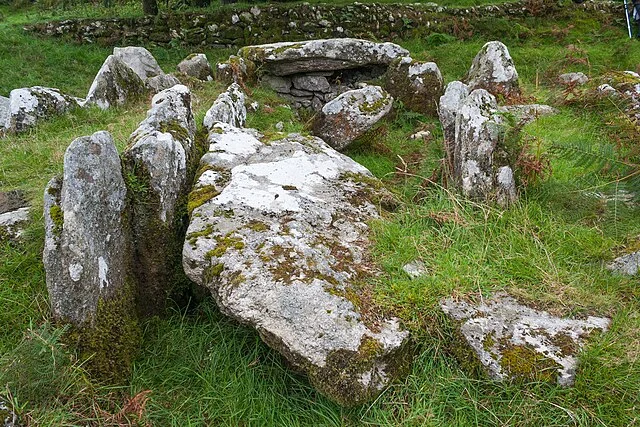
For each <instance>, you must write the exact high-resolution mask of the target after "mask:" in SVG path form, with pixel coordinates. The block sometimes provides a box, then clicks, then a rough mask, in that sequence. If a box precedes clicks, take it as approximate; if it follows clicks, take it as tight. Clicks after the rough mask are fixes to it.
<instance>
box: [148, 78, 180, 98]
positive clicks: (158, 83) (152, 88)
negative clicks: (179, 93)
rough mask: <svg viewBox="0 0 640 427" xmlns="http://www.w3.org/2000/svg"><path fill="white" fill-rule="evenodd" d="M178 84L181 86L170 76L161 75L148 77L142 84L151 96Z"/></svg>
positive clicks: (178, 81) (176, 79)
mask: <svg viewBox="0 0 640 427" xmlns="http://www.w3.org/2000/svg"><path fill="white" fill-rule="evenodd" d="M179 84H181V83H180V80H178V78H177V77H176V76H172V75H171V74H161V75H159V76H155V77H150V78H148V79H147V80H146V81H145V82H144V85H145V87H146V88H147V90H148V91H149V92H151V93H152V94H156V93H158V92H162V91H163V90H165V89H169V88H172V87H174V86H175V85H179Z"/></svg>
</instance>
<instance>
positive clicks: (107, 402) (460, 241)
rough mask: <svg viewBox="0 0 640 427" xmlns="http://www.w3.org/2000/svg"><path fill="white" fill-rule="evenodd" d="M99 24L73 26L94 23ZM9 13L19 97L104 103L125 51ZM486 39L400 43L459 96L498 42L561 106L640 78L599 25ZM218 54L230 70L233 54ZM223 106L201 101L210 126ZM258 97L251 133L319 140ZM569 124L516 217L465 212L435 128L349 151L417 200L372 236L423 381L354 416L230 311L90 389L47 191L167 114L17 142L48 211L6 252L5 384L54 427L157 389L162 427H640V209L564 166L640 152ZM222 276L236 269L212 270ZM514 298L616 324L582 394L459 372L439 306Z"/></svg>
mask: <svg viewBox="0 0 640 427" xmlns="http://www.w3.org/2000/svg"><path fill="white" fill-rule="evenodd" d="M128 7H131V8H132V9H133V6H126V7H125V9H126V8H128ZM98 9H99V8H95V7H93V6H92V7H90V8H89V7H88V8H84V9H76V10H75V12H74V11H73V10H72V11H67V12H64V14H66V15H67V16H69V15H70V14H73V13H82V14H87V15H88V16H95V15H96V14H97V13H98V12H97V10H98ZM78 10H79V11H80V12H78ZM127 10H128V9H127ZM2 13H3V14H4V15H5V20H4V21H1V22H0V57H2V59H3V65H5V64H6V67H3V73H0V94H1V95H5V96H6V95H7V94H8V92H9V91H10V90H11V89H13V88H15V87H22V86H32V85H46V86H54V87H59V88H60V89H62V90H63V91H64V92H65V93H70V94H72V95H77V96H83V95H84V94H85V93H86V91H87V89H88V87H89V85H90V83H91V81H92V79H93V77H94V75H95V73H96V72H97V70H98V69H99V67H100V65H101V64H102V62H103V60H104V58H106V56H107V55H108V54H109V53H110V49H105V48H100V47H96V46H79V45H70V44H64V43H60V42H59V41H57V40H56V41H52V40H46V39H37V38H34V37H31V36H29V35H25V34H24V33H22V31H21V30H20V28H19V25H21V24H24V23H27V22H31V21H33V20H38V19H45V18H48V17H51V16H52V14H51V13H50V12H44V13H41V12H37V11H35V12H25V13H13V12H8V11H6V10H5V9H2ZM132 13H133V12H132ZM56 16H59V14H57V15H56ZM480 24H483V23H478V25H476V26H475V27H474V28H476V31H477V33H476V34H474V35H471V36H470V37H468V38H467V39H466V40H465V41H464V42H462V41H459V40H456V39H453V38H451V37H450V36H444V35H434V34H431V35H427V36H425V37H421V38H419V39H415V40H405V41H401V44H403V45H404V46H405V47H406V48H408V49H409V50H410V51H411V54H412V57H414V58H415V59H417V60H432V61H435V62H436V63H437V64H438V66H439V67H440V69H441V71H442V73H443V75H444V77H445V81H451V80H453V79H458V78H460V77H462V76H463V75H464V73H465V72H466V70H467V69H468V67H469V66H470V64H471V60H472V59H473V57H474V56H475V54H476V53H477V51H478V50H479V49H480V47H481V46H482V45H483V44H484V43H485V42H486V41H488V40H490V39H493V38H495V37H497V36H499V37H500V38H501V40H502V41H503V42H505V43H506V44H507V46H508V47H509V49H510V52H511V54H512V56H513V57H514V60H515V63H516V66H517V68H518V71H519V74H520V76H521V87H522V89H523V91H524V94H525V96H530V97H533V98H535V99H536V100H537V101H539V102H543V103H544V102H549V103H557V100H559V99H560V100H561V99H562V96H561V95H562V91H563V89H562V88H559V87H558V86H556V84H555V77H556V76H557V75H558V74H560V73H562V72H569V71H583V72H585V73H587V74H588V75H590V76H591V77H595V78H597V77H598V76H600V75H603V74H604V73H606V72H607V71H608V70H617V71H620V70H628V69H630V70H635V69H636V67H637V64H639V63H640V44H638V42H637V41H635V40H628V39H627V37H626V34H625V28H624V23H623V22H612V23H611V24H610V25H603V24H601V23H600V22H598V21H596V20H594V19H593V18H592V17H590V16H586V15H585V16H579V17H576V19H573V20H571V21H562V20H550V19H546V20H545V19H538V20H527V21H523V22H519V23H518V25H514V24H513V23H512V22H509V21H508V20H494V21H488V22H485V23H484V24H483V25H485V27H486V29H485V30H482V25H480ZM483 31H484V32H483ZM498 33H499V34H498ZM496 34H498V35H496ZM149 48H150V50H151V51H152V53H153V54H154V56H156V58H158V60H159V62H160V64H161V65H162V66H163V67H164V68H165V70H171V69H173V67H175V65H176V64H177V63H178V62H179V61H180V60H181V59H182V58H184V57H186V56H187V54H189V53H190V52H188V51H187V50H185V49H181V48H180V47H175V48H173V49H160V48H157V47H154V46H149ZM205 53H206V54H207V56H208V57H209V59H210V60H211V61H215V60H216V58H226V57H227V56H228V55H229V53H231V52H229V51H218V52H216V51H213V50H205ZM223 89H224V87H222V86H221V85H216V84H211V85H209V84H204V83H202V84H200V83H199V84H194V91H195V93H196V95H197V97H196V98H195V102H194V105H195V110H196V116H197V118H196V120H197V122H201V120H202V117H203V115H204V112H205V111H206V110H207V108H208V107H209V106H210V104H211V102H212V101H213V99H215V97H216V95H217V94H218V93H219V92H220V91H221V90H223ZM254 96H255V97H257V98H259V99H260V100H262V102H263V105H261V108H260V110H259V111H258V112H257V113H253V114H250V116H249V124H250V125H251V126H253V127H257V128H260V129H261V130H263V131H269V130H272V131H275V127H274V126H275V124H276V123H277V122H279V121H282V122H283V123H284V124H285V130H286V131H301V130H303V129H304V124H303V123H301V122H300V121H298V120H297V119H296V117H295V115H294V113H293V112H292V111H291V110H290V109H287V108H286V107H282V106H281V104H280V102H279V101H278V100H277V98H275V96H274V95H273V94H272V93H268V92H266V91H264V90H262V89H259V90H255V91H254ZM265 104H266V106H265ZM559 107H560V110H561V113H560V114H559V115H557V116H552V117H545V118H541V119H539V120H538V121H536V122H535V123H532V124H530V125H528V126H526V127H525V129H524V132H525V134H526V135H527V136H528V137H531V138H535V139H536V141H538V142H539V144H536V145H532V146H531V147H532V151H533V152H535V153H536V154H538V155H546V156H550V158H551V166H552V172H553V173H552V175H551V177H549V178H547V179H544V180H540V181H539V182H536V183H535V184H534V185H531V186H530V187H528V188H527V189H526V190H524V191H523V193H522V196H521V200H520V202H519V203H517V204H516V205H515V206H513V207H511V208H510V209H509V210H507V211H504V212H503V211H499V210H496V209H495V208H492V207H490V206H484V205H479V204H477V203H473V202H469V201H465V200H463V199H462V198H460V197H458V196H457V195H456V194H455V193H453V192H451V191H450V190H449V189H448V188H447V187H446V185H445V184H446V182H443V181H442V179H441V176H442V175H441V173H439V172H438V171H439V168H441V166H442V164H441V160H440V159H441V158H442V157H443V153H442V149H441V147H440V145H441V144H440V141H441V138H442V135H441V131H440V127H439V124H438V123H437V122H436V121H435V120H432V119H428V118H425V117H423V116H421V115H419V114H415V113H412V112H410V111H407V110H406V109H402V108H397V109H396V111H395V112H394V113H393V115H392V116H391V117H390V118H389V119H388V120H387V121H386V122H385V123H384V125H385V126H386V127H387V131H386V132H385V133H382V132H381V134H380V136H379V137H378V138H374V140H372V141H369V142H368V143H367V142H363V143H360V144H358V145H356V146H354V147H353V148H351V149H349V150H348V153H347V154H348V155H350V156H351V157H353V158H354V159H356V160H357V161H359V162H360V163H362V164H363V165H365V166H366V167H368V168H369V169H370V170H371V171H372V172H373V173H374V175H376V176H377V177H379V178H382V179H383V181H384V182H385V184H386V185H387V186H388V187H389V188H391V189H392V190H393V191H394V192H395V193H396V196H397V198H398V200H399V202H400V203H399V205H398V208H397V209H396V212H394V213H393V214H392V215H391V214H390V215H388V216H386V217H385V219H384V220H381V221H379V222H376V223H374V224H372V229H373V232H374V238H375V242H376V258H377V260H378V261H379V262H380V263H381V264H382V265H383V267H384V269H385V275H384V276H383V277H381V278H380V279H379V280H377V281H376V294H375V295H374V298H375V302H376V304H379V305H382V306H383V307H385V309H388V310H390V311H391V312H393V313H395V314H396V315H398V316H400V317H401V318H402V320H403V321H404V323H405V325H407V327H408V328H409V329H410V330H411V332H412V333H413V336H414V340H415V341H416V344H417V348H418V351H417V356H416V359H415V361H414V363H413V364H412V365H411V371H410V373H409V375H408V376H407V377H406V378H405V379H404V380H402V381H401V382H399V383H397V384H395V385H393V386H392V387H391V388H390V389H389V390H388V391H386V392H385V393H384V394H383V395H382V396H381V397H380V398H379V399H377V400H376V401H375V402H373V403H372V404H368V405H363V406H360V407H355V408H351V409H344V408H340V407H339V406H337V405H335V404H333V403H331V402H330V401H328V400H327V399H325V398H324V397H322V395H321V394H319V393H318V392H317V391H315V390H314V389H313V388H312V387H311V386H310V385H309V383H308V382H307V380H306V379H304V378H301V377H298V376H296V375H295V374H293V373H292V372H291V370H289V369H288V367H287V366H286V365H285V363H284V362H283V361H282V359H281V358H280V357H279V356H278V354H277V353H276V352H274V351H272V350H270V349H268V347H266V346H265V345H264V344H263V343H262V342H261V340H260V338H259V336H258V334H257V333H255V332H254V331H251V330H247V329H244V328H242V327H240V326H238V325H237V324H236V323H234V322H233V321H231V320H229V319H227V318H225V317H224V316H222V315H221V314H220V313H218V312H217V311H216V310H215V309H214V308H213V307H214V305H213V304H212V303H211V302H205V303H203V304H201V305H199V306H198V307H196V308H190V309H189V310H186V309H183V310H176V311H175V314H174V315H172V316H170V317H169V318H165V319H153V320H150V321H148V322H146V323H144V324H143V325H141V326H142V327H143V346H142V348H141V351H140V354H139V355H138V357H137V358H136V360H135V362H134V364H133V373H132V374H131V376H130V377H129V383H128V386H126V387H123V388H119V389H116V390H114V388H113V387H105V386H102V385H100V384H90V383H87V377H86V376H85V375H83V367H82V366H79V363H78V359H77V358H74V354H73V350H72V349H71V348H69V347H67V346H65V345H63V344H60V342H59V339H58V338H57V337H59V334H58V332H59V331H58V330H57V329H55V328H51V326H50V324H48V323H47V322H46V319H47V318H48V305H47V304H48V302H47V296H46V290H45V285H44V283H45V281H44V271H43V268H42V263H41V255H42V242H43V238H44V230H43V224H42V223H41V222H40V221H39V220H37V219H38V218H40V217H41V214H42V212H41V211H40V212H39V211H38V210H39V209H41V206H42V190H43V188H44V187H45V185H46V183H47V181H48V180H49V178H50V177H51V176H53V175H55V174H57V173H60V172H61V168H62V160H63V154H64V150H65V149H66V147H67V146H68V144H69V143H70V142H71V141H72V140H73V139H74V138H76V137H77V136H80V135H88V134H91V133H93V132H94V131H97V130H101V129H106V130H109V131H110V132H112V134H113V135H114V138H115V140H116V144H117V145H118V147H119V148H120V149H122V148H123V147H124V146H125V145H126V142H127V139H128V137H129V134H130V133H131V131H132V130H133V129H135V128H136V127H137V124H138V123H139V122H140V121H141V120H142V119H143V118H144V117H145V112H146V110H147V109H148V100H145V101H144V102H141V103H136V104H131V105H128V106H125V107H120V108H115V109H112V110H108V111H105V112H103V111H98V110H97V109H89V110H76V111H73V112H71V113H70V114H67V115H64V116H61V117H58V118H56V119H55V120H51V121H45V122H43V123H42V124H39V125H38V126H37V127H36V128H35V129H33V130H32V131H30V132H29V133H27V134H24V135H21V136H16V137H11V138H8V139H6V140H3V141H2V143H1V144H0V187H2V188H1V189H2V190H8V189H16V188H18V189H22V190H24V191H25V193H26V194H27V196H28V198H29V199H30V201H31V202H32V206H33V207H34V210H35V212H34V214H33V218H34V221H33V222H32V223H31V224H30V225H29V227H28V229H27V230H26V232H25V235H24V239H23V242H22V243H21V244H20V245H19V246H16V245H9V244H4V243H2V244H0V307H2V310H0V324H2V325H3V330H2V333H1V334H0V353H2V354H3V355H2V356H1V357H0V363H1V364H2V366H3V368H4V367H10V369H9V368H7V369H2V370H0V383H2V384H5V383H9V390H10V391H11V393H12V395H13V398H14V400H15V402H17V406H18V407H19V408H20V411H19V412H21V414H22V415H23V417H28V419H30V421H32V422H33V424H38V425H65V424H66V425H86V424H93V425H100V424H102V425H104V424H108V422H109V421H108V420H110V419H111V420H112V419H113V418H109V417H110V416H112V415H113V416H115V415H114V414H117V413H119V412H120V411H123V412H125V413H127V412H126V411H128V410H130V408H131V406H130V405H129V406H128V405H127V402H130V400H131V398H132V397H134V396H138V395H139V393H140V392H144V391H146V390H151V394H150V395H149V400H148V401H147V404H146V406H145V408H144V409H145V410H144V412H143V414H142V418H143V420H144V422H149V423H151V424H152V425H256V426H265V425H273V426H275V425H277V426H283V425H284V426H295V425H334V426H344V425H346V426H356V425H367V424H368V425H386V426H400V425H404V426H415V425H426V426H442V425H446V426H468V425H496V426H498V425H526V426H547V425H581V426H591V425H610V426H626V425H632V424H633V423H634V422H636V421H635V418H636V417H637V416H636V414H637V413H638V408H639V407H640V402H639V400H640V399H639V398H638V396H640V368H639V367H638V364H637V358H638V355H640V335H639V332H638V331H640V307H639V305H638V301H639V300H640V294H639V293H638V292H639V291H638V289H639V287H638V286H637V280H635V279H627V278H623V277H617V276H612V275H610V274H609V273H608V272H607V271H606V270H605V269H604V268H603V265H604V264H605V263H606V262H607V261H609V260H610V259H612V257H613V256H614V255H618V254H619V252H620V251H621V250H622V248H626V247H632V246H633V245H634V244H635V243H634V242H637V236H638V235H639V234H640V223H639V221H640V219H639V216H638V215H637V209H636V208H631V207H628V206H625V205H624V204H621V203H607V202H606V201H603V200H602V199H599V198H596V197H593V196H592V194H593V192H594V191H599V190H601V189H603V188H606V187H603V185H604V184H605V183H606V182H608V181H609V180H610V177H607V176H604V177H601V178H600V180H596V181H593V180H590V181H587V180H584V179H582V177H583V176H584V169H583V168H582V167H581V166H576V165H575V164H574V162H573V161H571V160H569V159H566V158H563V157H559V156H556V155H555V154H554V152H553V151H552V150H551V147H552V146H554V145H562V144H576V145H579V146H583V147H606V146H613V147H616V149H618V148H617V147H621V149H623V150H626V148H625V147H632V146H633V144H635V143H636V141H637V139H636V138H629V137H628V135H629V134H628V133H625V132H626V131H624V132H623V131H621V129H628V127H625V126H622V125H621V124H620V123H618V122H616V121H615V120H616V117H617V118H619V117H620V116H619V115H618V114H617V113H616V107H615V106H613V105H611V106H609V107H607V106H606V105H604V106H600V105H599V106H598V107H597V109H596V110H593V109H591V108H589V105H587V108H585V106H584V105H573V104H567V105H565V104H563V103H559ZM417 130H430V131H431V133H432V135H433V139H432V140H430V141H421V140H411V139H409V137H408V136H409V135H411V134H413V133H414V132H415V131H417ZM625 152H627V151H625ZM629 152H630V151H629ZM630 159H633V157H630ZM209 233H210V231H209ZM193 237H194V236H191V238H193ZM188 239H189V237H188ZM414 259H422V260H423V261H424V262H425V264H427V268H428V271H429V274H428V275H427V276H424V277H422V278H420V279H417V280H410V279H409V278H408V277H406V275H405V273H404V272H403V271H402V270H401V267H402V266H403V265H404V264H405V263H407V262H409V261H412V260H414ZM216 273H217V274H218V275H219V274H220V273H221V271H211V274H214V275H215V274H216ZM496 290H507V291H509V292H510V293H512V294H514V295H516V296H517V297H519V298H520V299H522V300H524V301H528V302H530V303H532V304H534V305H536V306H538V307H540V308H544V309H547V310H550V311H552V312H554V313H556V314H561V315H574V316H585V315H591V314H595V315H607V316H611V317H612V327H611V331H610V332H608V333H607V334H604V335H597V336H594V337H592V339H591V342H590V344H589V345H588V346H587V347H586V348H585V349H584V350H583V351H582V352H581V353H580V362H581V364H580V368H579V372H578V375H577V382H576V385H575V387H573V388H570V389H561V388H559V387H557V386H555V385H553V384H548V383H545V382H539V381H532V382H528V383H527V384H526V387H524V386H523V385H522V384H520V383H511V382H503V383H495V382H493V381H490V380H488V379H486V378H484V377H482V376H479V375H477V374H476V373H475V372H474V371H473V369H471V368H469V367H467V366H466V365H465V364H464V363H461V362H460V361H459V360H458V359H456V358H453V357H451V354H450V352H449V351H447V348H446V345H445V344H446V342H447V335H448V334H450V333H451V329H449V327H448V326H447V325H446V322H445V321H443V319H442V314H441V313H440V312H439V310H438V309H437V303H438V300H439V299H440V298H442V297H444V296H449V295H452V294H454V295H460V294H462V295H466V294H472V293H482V294H489V293H491V292H494V291H496ZM25 331H27V332H26V333H25ZM23 335H24V340H23V339H22V338H23ZM19 361H21V362H20V363H18V362H19ZM2 393H3V392H2ZM14 400H12V401H14ZM127 416H131V417H133V415H132V414H129V415H127Z"/></svg>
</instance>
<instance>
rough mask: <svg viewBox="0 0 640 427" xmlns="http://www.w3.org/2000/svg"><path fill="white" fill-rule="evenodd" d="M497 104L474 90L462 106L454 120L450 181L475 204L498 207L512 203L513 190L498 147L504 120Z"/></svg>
mask: <svg viewBox="0 0 640 427" xmlns="http://www.w3.org/2000/svg"><path fill="white" fill-rule="evenodd" d="M497 113H498V104H497V103H496V99H495V97H494V96H493V95H491V94H490V93H489V92H487V91H486V90H484V89H477V90H474V91H473V92H471V93H470V94H469V96H468V97H467V98H465V100H464V101H463V102H462V105H461V107H460V110H459V112H458V115H457V117H456V133H455V135H456V142H455V153H454V178H455V179H456V180H457V182H458V184H459V185H460V186H461V187H462V192H463V193H464V195H465V196H467V197H470V198H472V199H476V200H482V201H490V200H497V201H498V203H500V204H501V205H507V204H509V203H511V202H513V201H515V197H516V190H515V181H514V179H513V171H512V169H511V165H508V164H505V163H504V162H506V158H507V157H508V156H507V155H506V153H505V147H501V146H500V142H501V140H502V136H503V132H504V125H505V122H504V119H503V118H502V117H501V116H500V115H499V114H497Z"/></svg>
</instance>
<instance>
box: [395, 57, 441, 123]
mask: <svg viewBox="0 0 640 427" xmlns="http://www.w3.org/2000/svg"><path fill="white" fill-rule="evenodd" d="M385 79H386V80H385V89H386V90H387V91H389V93H390V94H391V95H392V96H393V97H394V98H395V99H397V100H399V101H402V103H403V104H404V105H405V106H406V107H407V108H408V109H410V110H413V111H416V112H418V113H421V114H425V115H429V116H434V115H436V113H437V111H438V101H439V100H440V96H441V95H442V94H443V90H444V87H443V85H444V81H443V79H442V74H441V73H440V69H439V68H438V66H437V65H436V63H435V62H419V61H416V60H414V59H412V58H411V57H408V56H407V57H404V58H400V59H396V60H395V61H393V62H392V63H391V64H390V65H389V69H388V70H387V74H386V76H385Z"/></svg>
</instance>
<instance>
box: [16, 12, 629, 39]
mask: <svg viewBox="0 0 640 427" xmlns="http://www.w3.org/2000/svg"><path fill="white" fill-rule="evenodd" d="M580 12H589V13H593V12H597V13H595V14H594V16H597V17H599V18H600V19H603V20H611V19H612V17H615V16H618V15H619V13H620V9H619V4H618V3H614V2H587V3H585V4H582V5H574V4H568V5H566V4H565V5H562V6H560V5H559V4H558V2H556V1H524V2H515V3H506V4H503V5H490V6H478V7H470V8H446V7H442V6H438V5H437V4H435V3H425V4H357V3H356V4H349V5H332V4H324V5H309V4H302V5H297V6H285V5H270V6H261V7H258V6H254V7H251V8H250V9H248V8H240V7H238V8H224V9H222V10H218V11H215V12H210V13H184V14H161V15H158V16H157V17H151V16H146V17H139V18H111V19H73V20H64V21H54V22H47V23H41V24H35V25H31V26H28V27H26V29H27V30H28V31H33V32H36V33H39V34H42V35H47V36H53V37H68V38H71V39H73V40H76V41H78V42H81V43H98V44H102V45H109V46H111V45H115V44H148V43H155V44H158V45H169V44H175V43H180V44H183V45H188V46H207V47H230V46H247V45H251V44H260V43H272V42H280V41H298V40H308V39H317V38H332V37H356V38H368V39H387V40H388V39H393V38H395V37H409V36H418V35H426V34H430V33H445V34H453V35H455V36H459V37H466V36H469V35H471V34H473V33H474V32H478V31H486V30H487V28H489V29H493V30H494V31H502V29H500V28H496V26H495V25H484V22H483V21H485V20H487V19H494V20H495V18H507V19H509V20H510V21H511V20H513V19H517V18H525V17H531V16H545V17H550V16H551V15H552V16H553V17H554V19H562V18H563V17H564V18H570V17H574V15H575V14H576V13H580ZM507 27H508V28H506V29H507V30H508V31H517V28H516V27H515V26H513V25H508V26H507ZM496 35H497V34H494V36H496ZM502 35H503V34H502Z"/></svg>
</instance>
